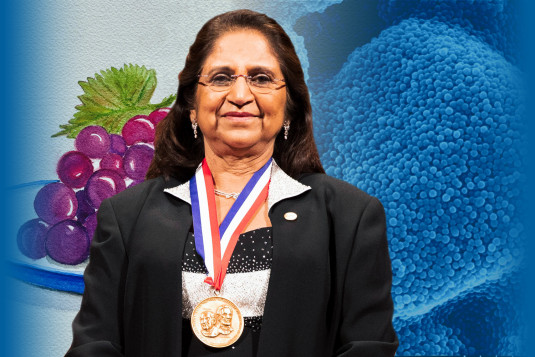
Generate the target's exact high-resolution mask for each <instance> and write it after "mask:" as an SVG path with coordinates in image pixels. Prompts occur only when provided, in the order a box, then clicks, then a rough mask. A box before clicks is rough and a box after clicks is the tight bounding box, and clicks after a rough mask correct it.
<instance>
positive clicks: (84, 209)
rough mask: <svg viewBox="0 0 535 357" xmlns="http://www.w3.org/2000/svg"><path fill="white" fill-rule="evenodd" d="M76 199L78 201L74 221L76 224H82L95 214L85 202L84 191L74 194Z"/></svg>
mask: <svg viewBox="0 0 535 357" xmlns="http://www.w3.org/2000/svg"><path fill="white" fill-rule="evenodd" d="M76 199H77V200H78V210H77V211H76V219H77V220H78V222H84V221H85V219H86V218H87V217H88V216H89V215H92V214H93V213H95V209H94V208H93V207H92V206H91V205H90V204H89V202H88V201H87V195H86V193H85V190H79V191H77V192H76Z"/></svg>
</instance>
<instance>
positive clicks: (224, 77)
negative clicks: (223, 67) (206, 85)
mask: <svg viewBox="0 0 535 357" xmlns="http://www.w3.org/2000/svg"><path fill="white" fill-rule="evenodd" d="M210 83H211V84H212V85H214V86H221V87H225V86H229V85H231V84H232V77H231V76H230V75H228V74H225V73H217V74H215V75H214V76H213V77H212V78H211V79H210Z"/></svg>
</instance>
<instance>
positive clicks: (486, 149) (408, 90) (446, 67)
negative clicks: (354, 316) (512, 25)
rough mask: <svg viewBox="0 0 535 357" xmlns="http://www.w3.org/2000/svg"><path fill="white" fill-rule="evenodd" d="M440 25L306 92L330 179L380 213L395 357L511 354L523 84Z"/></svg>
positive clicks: (446, 21)
mask: <svg viewBox="0 0 535 357" xmlns="http://www.w3.org/2000/svg"><path fill="white" fill-rule="evenodd" d="M428 2H429V3H431V2H432V3H435V2H433V1H426V2H425V3H428ZM398 3H399V2H394V1H391V2H388V3H384V4H382V5H381V6H380V10H381V11H383V16H385V17H386V15H389V16H390V17H391V18H396V19H397V18H398V17H399V16H401V15H404V14H405V15H406V14H407V11H409V10H407V11H406V12H404V13H403V12H402V13H401V15H399V16H397V15H396V16H394V15H392V14H393V12H394V10H395V9H396V6H397V4H398ZM405 3H409V2H405ZM441 3H446V5H448V6H449V9H452V8H453V6H454V5H455V4H456V5H458V7H459V9H461V10H460V11H464V10H463V9H466V5H465V2H462V1H460V2H455V1H443V2H441ZM474 4H475V5H479V6H480V7H484V6H487V7H488V11H494V10H495V11H497V12H498V9H501V8H503V6H504V2H503V1H500V2H497V1H495V2H489V3H488V5H484V4H483V2H479V1H475V2H474ZM492 6H495V8H494V10H493V8H492ZM445 8H448V7H447V6H445ZM398 10H399V9H398ZM405 10H406V9H405ZM405 10H404V11H405ZM422 11H423V10H422ZM474 11H475V13H477V9H476V10H474ZM444 13H446V14H447V13H448V12H447V11H446V12H443V13H441V14H442V15H440V16H435V17H433V16H430V15H429V14H427V16H425V17H423V18H418V17H417V16H414V15H411V16H412V17H410V18H408V19H405V20H399V21H394V24H393V25H391V26H390V27H388V28H387V29H385V30H383V31H382V32H381V34H380V35H379V36H378V37H377V38H375V39H373V40H372V41H371V42H370V43H368V44H366V45H364V46H362V47H359V48H357V49H355V50H354V51H353V53H352V54H351V55H350V56H349V58H348V60H347V62H346V63H345V64H344V65H343V67H342V69H341V70H340V72H339V73H338V74H337V75H336V76H335V77H334V78H333V79H332V80H330V81H327V82H323V83H316V84H312V85H311V93H312V100H313V107H314V115H315V128H316V132H317V135H316V138H317V143H318V147H319V149H320V154H321V155H322V162H323V164H324V167H325V169H326V171H327V173H328V174H330V175H332V176H335V177H339V178H341V179H343V180H346V181H348V182H351V183H353V184H355V185H356V186H358V187H360V188H361V189H363V190H364V191H366V192H368V193H370V194H372V195H374V196H377V197H378V198H379V199H380V200H381V201H382V202H383V204H384V206H385V211H386V214H387V223H388V236H389V240H390V241H389V243H390V252H391V259H392V269H393V275H394V277H393V286H392V295H393V298H394V303H395V309H396V313H395V320H394V324H395V327H396V329H397V331H398V333H399V337H400V342H401V343H400V348H399V350H398V354H399V355H401V356H402V355H417V354H420V355H421V354H423V355H452V354H453V355H463V354H466V355H479V354H483V355H485V354H487V355H489V354H493V355H494V354H498V355H499V354H502V355H503V354H514V353H518V348H519V342H518V335H519V333H520V332H519V331H520V329H521V326H520V323H519V322H518V319H517V317H516V315H515V313H513V312H514V309H513V308H512V306H514V303H513V301H512V299H513V295H512V294H511V293H506V292H505V291H506V290H510V286H511V284H513V282H512V281H513V280H514V279H511V276H515V274H516V272H517V271H518V269H519V263H520V260H521V258H522V239H521V238H522V235H523V226H522V224H521V213H522V212H520V211H521V207H520V202H521V197H522V184H523V174H522V167H523V152H522V150H523V149H522V143H523V142H524V140H525V138H524V137H523V122H522V108H523V105H522V103H521V98H522V91H521V89H520V85H519V81H520V72H519V70H518V69H517V68H516V67H515V66H514V65H513V64H511V62H510V61H508V59H507V58H506V57H505V56H504V54H503V51H498V50H497V48H496V47H493V46H492V45H490V44H489V42H488V38H490V37H492V38H500V36H499V34H493V33H491V32H488V35H489V36H490V37H489V36H476V33H475V32H474V31H472V30H473V27H471V28H469V29H468V30H466V28H464V27H463V26H459V25H458V24H457V25H452V21H451V17H450V18H444V17H441V16H443V14H444ZM474 16H475V15H474ZM481 21H484V20H481ZM459 23H461V22H459ZM478 26H480V27H481V28H482V27H483V23H481V24H480V25H478ZM503 42H504V43H505V42H507V39H504V40H503ZM503 48H507V46H503ZM506 276H507V278H506Z"/></svg>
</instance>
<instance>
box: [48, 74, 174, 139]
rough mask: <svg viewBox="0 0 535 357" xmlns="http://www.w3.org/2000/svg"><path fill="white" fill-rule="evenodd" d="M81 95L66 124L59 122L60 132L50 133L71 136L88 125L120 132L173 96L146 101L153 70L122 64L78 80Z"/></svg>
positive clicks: (151, 89) (151, 88) (152, 84)
mask: <svg viewBox="0 0 535 357" xmlns="http://www.w3.org/2000/svg"><path fill="white" fill-rule="evenodd" d="M78 84H79V85H80V87H82V89H83V91H84V94H82V95H80V96H78V98H79V99H80V101H81V102H82V104H79V105H77V106H76V107H75V108H76V109H77V111H76V113H75V114H74V116H73V118H72V119H71V120H69V123H68V124H62V125H60V126H59V127H60V129H61V131H59V132H57V133H56V134H54V135H52V137H57V136H61V135H66V136H67V137H68V138H75V137H76V135H78V133H79V132H80V131H81V130H82V129H83V128H85V127H86V126H89V125H100V126H102V127H104V128H105V129H106V130H107V131H108V133H110V134H118V133H120V132H121V130H122V128H123V126H124V124H125V123H126V122H127V121H128V120H129V119H130V118H132V117H133V116H135V115H140V114H143V115H147V114H150V113H151V112H152V111H153V110H155V109H158V108H161V107H167V106H170V105H171V104H172V103H173V102H174V100H175V99H176V96H175V95H170V96H169V97H167V98H165V99H164V100H162V101H161V102H160V103H158V104H150V99H151V98H152V95H153V94H154V90H155V89H156V71H155V70H153V69H147V68H146V67H145V66H138V65H133V64H125V65H124V66H123V67H122V68H120V69H117V68H115V67H112V68H110V69H107V70H102V71H100V73H95V76H94V78H91V77H89V78H87V81H86V82H84V81H80V82H78Z"/></svg>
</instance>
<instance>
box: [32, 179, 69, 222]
mask: <svg viewBox="0 0 535 357" xmlns="http://www.w3.org/2000/svg"><path fill="white" fill-rule="evenodd" d="M33 207H34V209H35V213H37V215H38V216H39V218H41V219H42V220H43V221H45V222H46V223H48V224H56V223H58V222H60V221H63V220H65V219H70V218H74V215H75V214H76V210H77V209H78V201H77V199H76V195H75V193H74V191H73V190H71V189H70V188H69V187H67V186H66V185H65V184H63V183H61V182H54V183H49V184H48V185H46V186H45V187H43V188H42V189H40V190H39V192H37V195H36V196H35V200H34V201H33Z"/></svg>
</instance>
